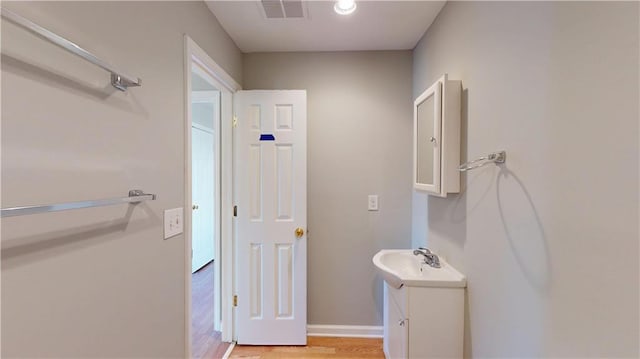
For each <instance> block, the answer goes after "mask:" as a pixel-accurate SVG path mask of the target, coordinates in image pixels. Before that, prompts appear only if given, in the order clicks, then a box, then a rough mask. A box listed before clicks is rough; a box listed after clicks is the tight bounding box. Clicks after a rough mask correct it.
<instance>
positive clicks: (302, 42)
mask: <svg viewBox="0 0 640 359" xmlns="http://www.w3.org/2000/svg"><path fill="white" fill-rule="evenodd" d="M205 2H206V3H207V6H208V7H209V9H210V10H211V11H212V12H213V14H214V15H215V16H216V18H217V19H218V21H220V24H222V27H224V29H225V30H226V31H227V32H228V33H229V35H230V36H231V38H232V39H233V40H234V41H235V43H236V44H237V45H238V47H239V48H240V50H241V51H242V52H245V53H249V52H281V51H348V50H358V51H360V50H409V49H413V48H414V47H415V45H416V43H417V42H418V40H420V38H421V37H422V35H423V34H424V32H425V31H426V30H427V28H428V27H429V25H431V23H432V22H433V20H434V19H435V18H436V16H437V15H438V13H439V12H440V10H441V9H442V7H443V6H444V4H445V1H375V0H373V1H372V0H367V1H364V0H360V1H356V3H357V6H358V8H357V9H356V11H355V12H354V13H353V14H351V15H347V16H343V15H338V14H336V13H335V12H334V11H333V5H334V1H329V0H327V1H302V4H301V5H302V11H303V17H296V18H267V12H269V6H267V11H265V8H264V7H263V6H262V5H263V2H264V3H269V4H267V5H270V6H273V5H274V4H273V3H274V2H276V5H277V6H278V7H279V5H278V4H277V2H278V1H277V0H276V1H274V0H263V1H255V0H251V1H246V0H244V1H243V0H236V1H218V0H216V1H205ZM288 2H300V0H284V4H285V5H289V4H287V3H288ZM294 15H295V16H299V15H300V14H294Z"/></svg>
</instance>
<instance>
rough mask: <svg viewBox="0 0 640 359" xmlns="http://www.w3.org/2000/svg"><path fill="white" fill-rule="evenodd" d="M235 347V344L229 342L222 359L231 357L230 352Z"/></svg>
mask: <svg viewBox="0 0 640 359" xmlns="http://www.w3.org/2000/svg"><path fill="white" fill-rule="evenodd" d="M235 346H236V342H231V345H229V347H228V348H227V351H226V352H224V355H223V356H222V359H229V356H230V355H231V352H232V351H233V348H235Z"/></svg>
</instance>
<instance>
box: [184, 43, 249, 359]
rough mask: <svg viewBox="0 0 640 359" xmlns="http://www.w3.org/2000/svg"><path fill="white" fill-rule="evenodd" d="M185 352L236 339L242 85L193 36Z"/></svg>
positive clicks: (202, 351) (204, 352) (188, 77)
mask: <svg viewBox="0 0 640 359" xmlns="http://www.w3.org/2000/svg"><path fill="white" fill-rule="evenodd" d="M184 76H185V127H184V131H185V154H186V155H185V182H184V190H185V191H184V196H185V208H186V209H187V211H185V218H184V226H185V266H184V269H185V282H186V285H185V342H186V343H185V356H186V357H188V358H205V357H222V356H223V355H224V354H225V352H226V351H227V348H228V347H229V346H230V344H229V343H230V342H231V341H232V336H233V330H234V326H233V307H232V293H233V240H232V238H233V218H232V208H233V205H232V200H233V197H232V194H233V187H232V180H233V174H232V171H233V167H232V156H233V155H232V137H233V136H232V134H233V130H232V117H233V116H232V115H233V97H232V96H233V93H234V92H235V91H237V90H238V89H239V88H240V85H238V84H237V83H236V82H235V81H234V80H233V78H231V76H229V75H228V74H227V73H226V72H225V71H224V70H223V69H222V68H221V67H220V66H218V65H217V64H216V63H215V62H214V61H213V60H212V59H211V58H210V57H209V56H208V54H207V53H206V52H205V51H204V50H202V49H201V48H200V47H199V46H198V45H197V44H196V43H195V42H193V40H191V38H189V37H188V36H186V35H185V72H184Z"/></svg>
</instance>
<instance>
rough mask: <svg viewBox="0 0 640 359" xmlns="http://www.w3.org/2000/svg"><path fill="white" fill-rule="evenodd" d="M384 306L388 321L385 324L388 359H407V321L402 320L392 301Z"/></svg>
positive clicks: (402, 317) (396, 306)
mask: <svg viewBox="0 0 640 359" xmlns="http://www.w3.org/2000/svg"><path fill="white" fill-rule="evenodd" d="M389 299H391V298H389ZM386 305H387V310H388V319H389V320H388V322H387V323H385V325H386V326H387V330H388V338H385V339H388V341H387V350H388V351H389V353H388V356H389V358H388V359H403V358H407V357H408V356H407V355H408V351H409V320H408V319H405V318H404V316H403V315H402V313H401V312H400V309H399V308H398V305H397V304H396V303H395V302H394V301H393V300H389V301H388V302H387V304H386Z"/></svg>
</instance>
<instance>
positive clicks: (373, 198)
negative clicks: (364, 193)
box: [367, 194, 378, 211]
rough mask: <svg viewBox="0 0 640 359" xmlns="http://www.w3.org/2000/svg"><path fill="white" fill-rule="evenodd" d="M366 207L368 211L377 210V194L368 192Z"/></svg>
mask: <svg viewBox="0 0 640 359" xmlns="http://www.w3.org/2000/svg"><path fill="white" fill-rule="evenodd" d="M367 208H368V209H369V210H370V211H377V210H378V195H377V194H370V195H369V202H368V205H367Z"/></svg>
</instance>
